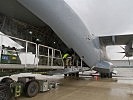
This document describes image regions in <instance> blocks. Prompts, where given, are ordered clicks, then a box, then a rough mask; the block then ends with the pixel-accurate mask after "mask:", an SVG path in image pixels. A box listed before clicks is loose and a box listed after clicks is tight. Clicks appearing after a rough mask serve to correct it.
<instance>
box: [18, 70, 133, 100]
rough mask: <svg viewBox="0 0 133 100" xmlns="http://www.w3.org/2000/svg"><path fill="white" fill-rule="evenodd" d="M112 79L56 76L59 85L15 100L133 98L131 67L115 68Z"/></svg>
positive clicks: (119, 99)
mask: <svg viewBox="0 0 133 100" xmlns="http://www.w3.org/2000/svg"><path fill="white" fill-rule="evenodd" d="M116 70H117V72H118V73H117V75H115V76H114V77H113V78H112V79H101V78H99V77H90V76H87V74H85V75H80V78H63V77H62V76H60V78H59V76H58V78H57V80H56V81H58V82H59V83H60V85H58V86H57V87H56V88H53V89H52V90H50V91H47V92H44V93H39V94H38V95H37V96H35V97H33V98H27V97H21V98H18V99H17V100H133V68H116ZM54 77H55V76H54Z"/></svg>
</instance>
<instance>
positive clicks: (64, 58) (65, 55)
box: [63, 53, 70, 68]
mask: <svg viewBox="0 0 133 100" xmlns="http://www.w3.org/2000/svg"><path fill="white" fill-rule="evenodd" d="M69 56H70V55H69V54H68V53H65V54H64V55H63V61H64V66H65V68H67V66H68V63H69V59H68V57H69Z"/></svg>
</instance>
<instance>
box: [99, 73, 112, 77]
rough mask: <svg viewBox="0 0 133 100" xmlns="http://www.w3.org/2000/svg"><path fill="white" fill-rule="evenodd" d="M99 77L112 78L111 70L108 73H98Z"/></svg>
mask: <svg viewBox="0 0 133 100" xmlns="http://www.w3.org/2000/svg"><path fill="white" fill-rule="evenodd" d="M100 76H101V78H112V72H110V73H100Z"/></svg>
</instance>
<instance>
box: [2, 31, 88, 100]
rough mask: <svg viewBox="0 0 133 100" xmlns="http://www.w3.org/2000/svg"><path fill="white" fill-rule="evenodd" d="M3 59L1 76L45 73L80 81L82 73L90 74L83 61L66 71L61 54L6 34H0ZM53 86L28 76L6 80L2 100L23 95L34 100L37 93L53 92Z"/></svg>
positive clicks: (4, 79) (9, 99)
mask: <svg viewBox="0 0 133 100" xmlns="http://www.w3.org/2000/svg"><path fill="white" fill-rule="evenodd" d="M8 41H9V43H8ZM0 58H1V59H0V76H10V75H13V74H18V73H25V72H34V73H40V72H44V73H43V74H49V75H51V74H64V75H65V76H66V75H68V76H71V75H76V77H77V76H78V75H79V74H78V73H79V72H82V71H86V70H89V68H88V67H82V59H81V60H80V61H79V62H80V65H79V64H77V65H76V66H72V65H70V66H67V68H64V62H63V59H62V54H61V51H60V50H57V49H54V48H52V47H48V46H45V45H42V44H37V43H34V42H30V41H27V40H23V39H19V38H16V37H12V36H7V35H3V34H0ZM50 70H52V71H50ZM45 71H46V73H45ZM50 72H51V73H50ZM51 84H52V85H53V86H54V85H55V84H56V83H54V84H53V83H50V82H48V81H47V80H45V79H43V80H38V79H36V78H35V77H34V76H32V77H31V76H28V75H27V76H22V77H18V80H17V81H15V80H13V79H12V78H10V77H5V78H3V79H1V81H0V97H1V98H2V99H3V100H11V97H19V96H21V95H25V96H28V97H33V96H35V95H37V93H38V92H44V91H48V90H50V88H51ZM33 86H34V88H33Z"/></svg>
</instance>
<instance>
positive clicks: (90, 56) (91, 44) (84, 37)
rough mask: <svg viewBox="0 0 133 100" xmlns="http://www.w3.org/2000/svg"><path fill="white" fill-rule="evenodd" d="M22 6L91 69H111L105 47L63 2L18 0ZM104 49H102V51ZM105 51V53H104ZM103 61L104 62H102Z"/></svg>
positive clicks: (55, 0)
mask: <svg viewBox="0 0 133 100" xmlns="http://www.w3.org/2000/svg"><path fill="white" fill-rule="evenodd" d="M18 1H19V2H20V3H21V4H22V5H24V6H25V7H26V8H27V9H29V10H30V11H31V12H32V13H34V14H35V15H36V16H37V17H39V18H40V19H41V20H42V21H44V22H45V23H47V24H48V25H49V26H50V27H51V28H52V29H53V30H54V31H55V33H56V34H57V35H58V36H59V37H60V38H61V39H62V40H63V41H64V42H65V43H66V45H67V46H68V47H70V48H73V49H74V50H75V51H76V53H77V54H78V55H79V56H80V57H84V59H83V60H84V61H85V62H86V64H87V65H88V66H90V67H92V66H96V67H101V68H103V69H108V71H109V72H110V71H112V69H111V68H110V66H111V64H110V63H109V62H103V61H104V60H105V59H107V56H106V54H105V52H106V50H105V48H104V47H100V43H99V39H98V38H95V37H94V36H93V35H92V34H90V32H89V30H88V29H87V27H86V26H85V24H84V23H83V22H82V20H81V19H80V17H79V16H78V15H77V14H76V13H75V12H74V11H73V10H72V9H71V7H70V6H69V5H68V4H67V3H66V2H65V1H63V0H18ZM101 48H102V49H101ZM103 51H104V52H103ZM102 60H103V61H102Z"/></svg>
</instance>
